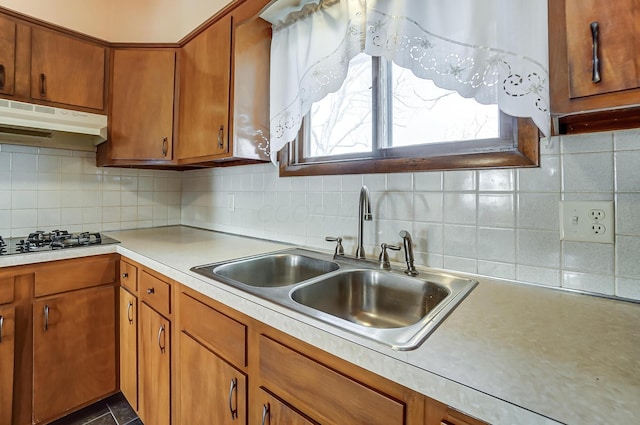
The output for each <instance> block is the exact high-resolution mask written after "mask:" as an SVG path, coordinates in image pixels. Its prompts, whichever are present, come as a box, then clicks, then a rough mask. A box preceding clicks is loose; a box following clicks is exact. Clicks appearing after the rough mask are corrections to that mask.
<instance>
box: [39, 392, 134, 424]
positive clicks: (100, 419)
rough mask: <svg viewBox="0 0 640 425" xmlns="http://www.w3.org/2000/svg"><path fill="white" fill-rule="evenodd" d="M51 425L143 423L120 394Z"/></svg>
mask: <svg viewBox="0 0 640 425" xmlns="http://www.w3.org/2000/svg"><path fill="white" fill-rule="evenodd" d="M50 425H142V421H140V419H138V417H137V416H136V413H135V412H134V411H133V409H132V408H131V406H129V403H127V400H126V399H125V398H124V396H123V395H122V393H118V394H115V395H113V396H111V397H109V398H107V399H105V400H102V401H99V402H97V403H94V404H92V405H91V406H87V407H85V408H84V409H82V410H80V411H78V412H75V413H72V414H70V415H68V416H65V417H64V418H62V419H58V420H57V421H55V422H52V423H51V424H50Z"/></svg>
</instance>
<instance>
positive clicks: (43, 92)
mask: <svg viewBox="0 0 640 425" xmlns="http://www.w3.org/2000/svg"><path fill="white" fill-rule="evenodd" d="M40 96H41V97H46V96H47V76H46V75H44V74H40Z"/></svg>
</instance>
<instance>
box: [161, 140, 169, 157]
mask: <svg viewBox="0 0 640 425" xmlns="http://www.w3.org/2000/svg"><path fill="white" fill-rule="evenodd" d="M167 152H169V139H168V138H167V137H165V138H163V139H162V156H167Z"/></svg>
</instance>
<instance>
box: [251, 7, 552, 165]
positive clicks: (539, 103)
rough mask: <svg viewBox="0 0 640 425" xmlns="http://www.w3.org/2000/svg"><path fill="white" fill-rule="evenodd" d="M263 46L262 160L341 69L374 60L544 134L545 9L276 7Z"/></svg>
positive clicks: (291, 134)
mask: <svg viewBox="0 0 640 425" xmlns="http://www.w3.org/2000/svg"><path fill="white" fill-rule="evenodd" d="M262 17H263V18H264V19H266V20H268V21H269V22H271V23H272V24H273V39H272V43H271V93H270V98H271V105H270V111H271V119H270V121H271V122H270V124H271V136H270V139H271V140H270V144H271V157H272V159H273V160H274V161H275V156H276V153H277V152H278V151H279V150H280V149H281V148H282V147H283V146H284V145H285V144H286V143H288V142H290V141H292V140H293V139H294V138H295V137H296V135H297V132H298V130H299V129H300V125H301V123H302V118H303V117H304V116H305V115H306V114H307V113H308V112H309V110H310V108H311V104H312V103H313V102H316V101H318V100H320V99H322V98H323V97H324V96H325V95H327V94H328V93H331V92H334V91H336V90H338V89H339V88H340V86H341V85H342V82H343V81H344V79H345V78H346V75H347V70H348V66H349V61H350V60H351V59H352V58H353V57H355V56H356V55H357V54H359V53H361V52H364V53H366V54H368V55H371V56H382V57H384V58H387V59H389V60H392V61H393V62H395V63H396V64H397V65H399V66H401V67H404V68H408V69H411V70H412V71H413V73H414V74H415V75H416V76H418V77H420V78H425V79H430V80H433V81H434V82H435V84H436V85H438V86H439V87H442V88H445V89H448V90H455V91H457V92H458V93H459V94H460V95H461V96H463V97H467V98H469V97H473V98H475V99H476V100H477V101H478V102H480V103H483V104H489V103H492V104H498V106H499V107H500V109H501V110H502V111H503V112H504V113H506V114H508V115H511V116H516V117H530V118H532V119H533V121H534V122H535V123H536V125H537V126H538V127H539V128H540V130H541V131H542V132H543V133H544V134H545V135H549V133H550V119H549V79H548V59H547V58H548V47H547V0H368V1H367V0H320V1H319V2H318V0H316V1H313V0H279V1H277V2H276V3H274V4H273V5H272V6H271V7H270V8H269V9H267V10H266V11H265V12H264V13H263V15H262Z"/></svg>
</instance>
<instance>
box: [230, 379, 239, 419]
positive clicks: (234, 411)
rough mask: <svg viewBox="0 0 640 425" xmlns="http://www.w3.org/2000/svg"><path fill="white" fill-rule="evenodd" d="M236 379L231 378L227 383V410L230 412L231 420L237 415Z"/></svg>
mask: <svg viewBox="0 0 640 425" xmlns="http://www.w3.org/2000/svg"><path fill="white" fill-rule="evenodd" d="M234 391H235V393H236V402H235V405H236V408H235V409H234V408H233V404H234V403H233V393H234ZM237 394H238V380H237V379H236V378H232V379H231V384H230V385H229V412H230V413H231V420H236V418H237V417H238V395H237Z"/></svg>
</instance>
